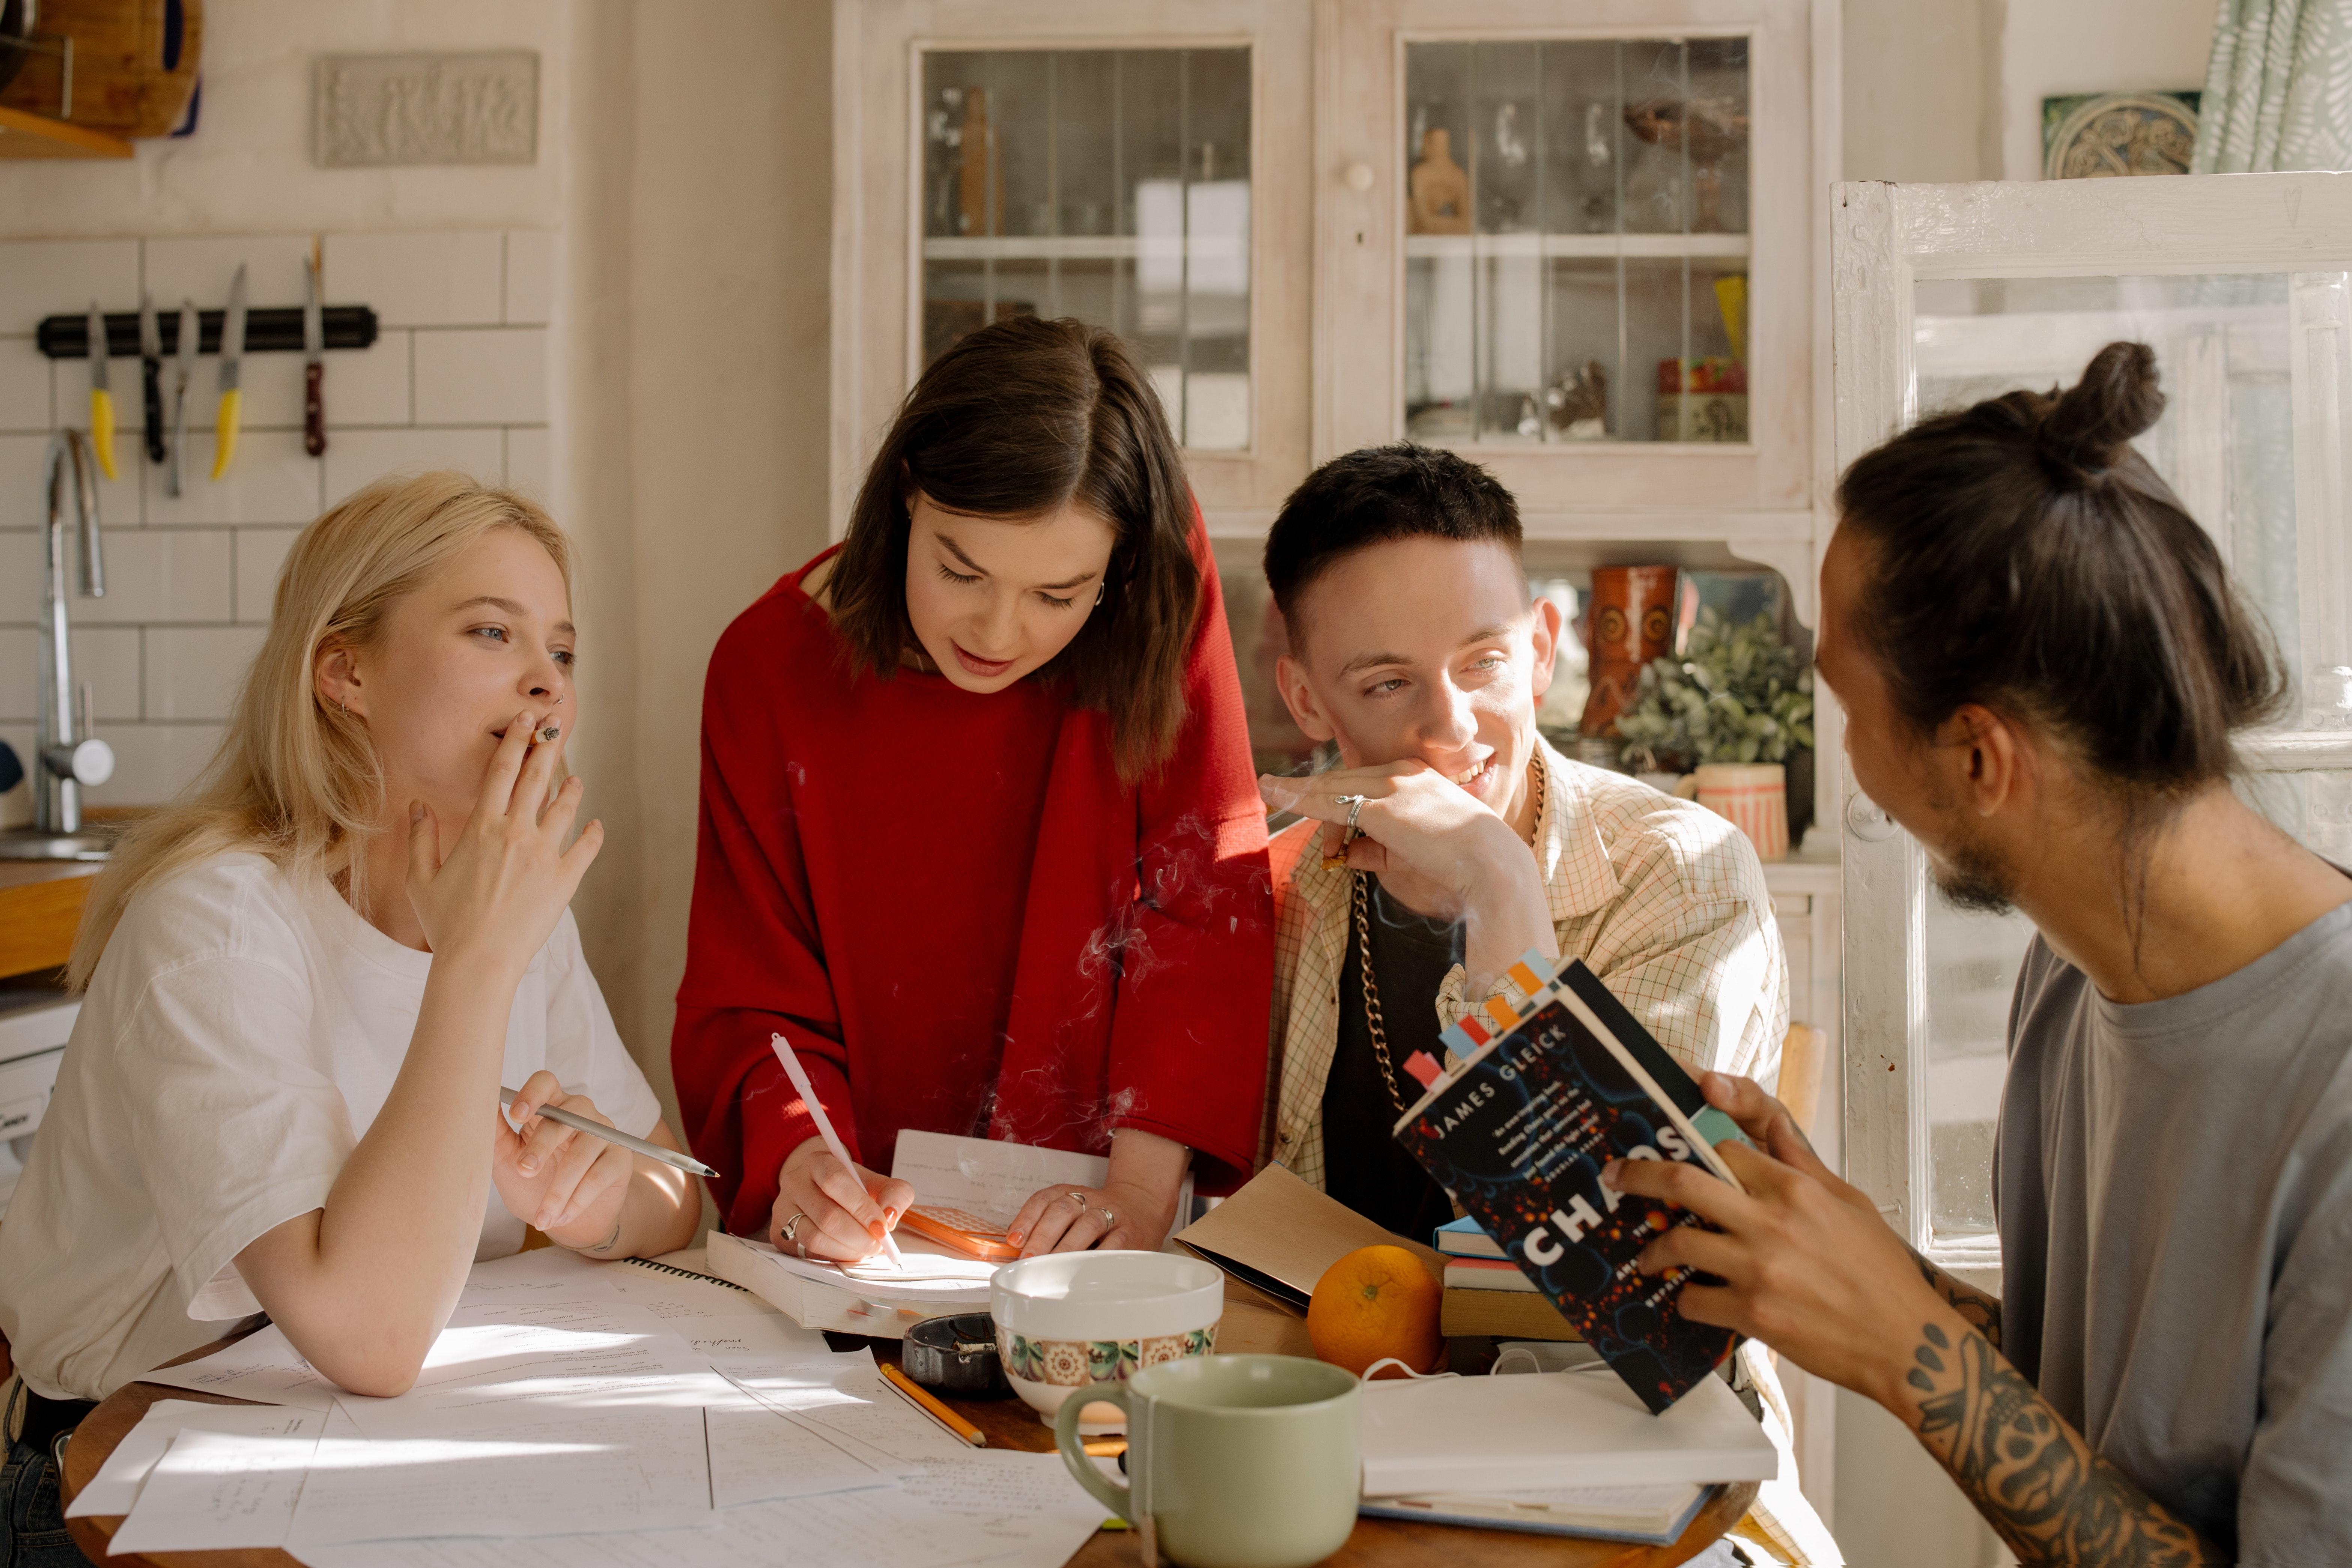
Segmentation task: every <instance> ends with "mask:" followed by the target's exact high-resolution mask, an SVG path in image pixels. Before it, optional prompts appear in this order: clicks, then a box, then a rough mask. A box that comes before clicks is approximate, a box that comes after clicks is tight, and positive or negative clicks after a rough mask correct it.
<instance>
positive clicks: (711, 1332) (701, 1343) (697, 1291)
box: [613, 1268, 827, 1360]
mask: <svg viewBox="0 0 2352 1568" xmlns="http://www.w3.org/2000/svg"><path fill="white" fill-rule="evenodd" d="M613 1285H614V1289H615V1290H616V1291H617V1292H618V1294H619V1296H620V1298H621V1300H625V1301H627V1302H629V1303H630V1304H631V1305H632V1306H637V1307H643V1308H644V1309H645V1310H646V1311H648V1312H651V1313H652V1314H653V1315H654V1316H655V1318H656V1319H657V1320H659V1321H660V1322H661V1323H662V1324H663V1325H665V1326H666V1327H667V1328H668V1329H670V1330H671V1331H673V1332H675V1333H677V1334H678V1335H679V1336H681V1337H682V1338H684V1339H685V1341H686V1342H687V1343H688V1345H690V1346H691V1347H693V1349H694V1352H695V1353H696V1354H697V1355H699V1356H701V1357H702V1358H704V1359H705V1360H710V1359H714V1358H730V1357H735V1356H759V1357H766V1358H770V1359H773V1358H776V1357H780V1356H802V1355H824V1354H825V1353H827V1352H826V1346H825V1342H824V1334H823V1333H821V1332H819V1331H817V1330H815V1329H803V1328H802V1327H801V1326H800V1325H799V1324H798V1323H795V1322H793V1321H792V1320H791V1319H790V1318H787V1317H785V1316H784V1315H783V1314H782V1312H779V1311H778V1310H775V1308H773V1307H772V1306H770V1305H768V1303H767V1302H765V1301H762V1300H760V1298H759V1297H757V1296H754V1295H752V1294H751V1292H750V1291H749V1290H740V1289H736V1288H735V1287H734V1286H732V1285H719V1284H713V1283H711V1282H710V1281H708V1280H703V1279H679V1278H677V1276H676V1275H674V1274H672V1275H666V1274H660V1273H656V1272H655V1271H654V1270H652V1269H645V1268H614V1270H613Z"/></svg>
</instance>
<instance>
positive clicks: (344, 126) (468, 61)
mask: <svg viewBox="0 0 2352 1568" xmlns="http://www.w3.org/2000/svg"><path fill="white" fill-rule="evenodd" d="M312 97H313V105H312V123H313V136H312V152H313V155H314V156H315V157H316V158H317V159H318V161H319V163H320V164H321V165H322V166H324V167H326V168H330V169H373V168H384V167H389V166H392V165H394V164H402V163H436V164H448V163H537V162H538V161H539V56H538V54H537V53H536V52H535V51H533V50H530V49H505V50H499V51H496V52H493V53H485V54H400V55H322V56H320V58H319V62H318V67H317V69H316V72H315V75H314V79H313V92H312Z"/></svg>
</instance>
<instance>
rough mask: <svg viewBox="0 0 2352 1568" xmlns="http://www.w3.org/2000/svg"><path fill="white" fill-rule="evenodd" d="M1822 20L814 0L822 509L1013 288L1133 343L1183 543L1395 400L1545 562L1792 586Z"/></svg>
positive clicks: (1810, 431) (1798, 572) (1812, 459)
mask: <svg viewBox="0 0 2352 1568" xmlns="http://www.w3.org/2000/svg"><path fill="white" fill-rule="evenodd" d="M1835 28H1836V17H1835V7H1834V6H1830V5H1821V6H1815V5H1811V4H1810V3H1808V0H1672V3H1668V4H1659V3H1655V0H1570V3H1568V4H1562V3H1560V0H1190V3H1176V0H1157V3H1139V4H1136V5H1129V6H1125V7H1121V8H1118V9H1117V10H1111V11H1108V12H1107V8H1104V7H1075V6H1062V5H1053V4H1050V3H1045V0H837V4H836V7H835V35H834V47H835V120H836V123H835V186H834V200H835V224H834V247H835V248H834V257H833V285H834V306H835V308H834V317H833V321H834V329H833V330H834V338H833V367H832V369H833V393H834V397H833V409H834V428H833V432H832V437H833V438H832V476H831V477H832V500H833V508H832V519H833V525H834V528H835V531H838V530H839V528H840V527H841V526H842V523H843V521H844V520H845V518H846V516H847V512H848V506H849V502H850V499H851V497H852V496H853V495H854V493H855V490H856V484H857V481H858V479H859V478H860V477H861V476H862V473H863V470H864V465H865V463H866V460H867V458H869V457H870V455H871V453H872V451H873V449H874V446H875V444H876V443H877V441H878V439H879V438H880V435H881V433H882V431H883V430H884V428H885V427H887V424H888V421H889V419H890V417H891V415H892V413H893V411H894V410H895V408H896V406H897V405H898V400H899V399H900V398H901V397H902V396H903V395H905V393H906V391H907V389H908V387H909V386H910V385H911V384H913V380H914V377H915V376H916V375H917V374H919V372H920V370H921V368H922V366H923V364H924V363H926V362H927V361H928V359H929V357H930V356H931V355H933V354H935V353H938V352H940V350H941V349H942V348H944V347H945V346H946V345H947V344H948V343H950V342H953V341H955V339H956V338H957V337H958V336H960V335H961V333H963V332H965V331H971V329H973V328H975V327H977V326H979V325H981V324H982V323H983V322H984V321H992V320H996V319H999V318H1001V317H1003V316H1005V315H1010V314H1013V313H1018V312H1023V311H1032V310H1034V311H1037V312H1040V313H1046V314H1071V315H1077V316H1080V317H1083V318H1085V319H1087V320H1089V321H1099V322H1101V323H1102V324H1104V325H1107V326H1109V327H1111V328H1112V329H1114V330H1115V331H1119V332H1121V333H1123V334H1124V335H1126V336H1127V337H1128V339H1129V342H1132V343H1133V344H1134V345H1135V346H1136V348H1137V350H1138V352H1139V355H1140V356H1141V358H1142V359H1143V361H1144V363H1146V365H1147V366H1148V367H1149V368H1150V373H1151V375H1152V378H1153V380H1154V382H1155V384H1157V385H1158V387H1159V389H1160V395H1161V398H1162V401H1163V403H1164V405H1166V407H1167V409H1168V412H1169V415H1170V418H1171V422H1172V423H1173V424H1174V426H1176V428H1177V430H1178V433H1179V435H1180V437H1181V439H1182V440H1183V442H1184V445H1185V447H1186V463H1187V467H1188V468H1189V470H1190V473H1191V477H1192V483H1193V487H1194V489H1195V491H1196V493H1197V494H1198V495H1199V496H1200V499H1201V502H1202V508H1203V510H1204V511H1205V512H1206V514H1207V516H1208V519H1209V524H1210V529H1211V531H1212V532H1213V534H1215V535H1216V536H1218V537H1219V538H1220V540H1221V541H1227V542H1232V543H1233V544H1234V545H1237V546H1244V547H1245V546H1246V545H1247V544H1249V543H1250V542H1254V541H1255V539H1257V538H1258V537H1260V536H1262V534H1263V532H1264V530H1265V525H1266V523H1267V521H1269V520H1270V519H1271V517H1272V516H1273V514H1274V512H1275V510H1276V509H1277V508H1278V507H1279V506H1280V504H1281V501H1282V498H1283V497H1284V496H1285V495H1286V494H1287V493H1288V491H1289V489H1291V487H1293V486H1294V485H1296V484H1297V481H1298V480H1299V479H1302V478H1303V477H1305V475H1306V473H1307V470H1308V469H1309V468H1312V467H1313V466H1314V465H1315V464H1317V463H1318V462H1320V461H1322V460H1324V459H1326V458H1330V457H1332V456H1335V455H1337V454H1339V453H1340V452H1343V451H1348V450H1351V449H1353V448H1355V447H1361V446H1365V445H1370V444H1374V443H1378V442H1383V441H1391V440H1396V439H1400V438H1408V437H1409V438H1412V439H1414V440H1419V441H1423V442H1429V443H1442V444H1444V445H1448V446H1453V447H1459V448H1461V449H1462V450H1464V451H1465V452H1467V453H1469V454H1471V455H1472V456H1474V457H1475V458H1477V459H1478V460H1479V461H1481V462H1484V463H1486V465H1487V466H1489V467H1490V468H1493V469H1494V470H1495V472H1496V474H1497V475H1498V476H1499V477H1501V478H1502V479H1503V480H1504V482H1505V483H1507V485H1509V486H1510V487H1511V489H1512V490H1513V492H1514V493H1515V494H1517V497H1518V498H1519V500H1520V504H1521V507H1522V509H1523V510H1524V512H1525V515H1526V519H1527V523H1528V533H1529V537H1530V538H1531V539H1533V540H1538V541H1549V542H1554V543H1556V544H1557V545H1558V546H1559V549H1558V550H1556V551H1555V552H1553V553H1552V554H1551V555H1550V556H1549V557H1546V558H1545V561H1544V564H1545V565H1547V566H1548V567H1556V568H1560V569H1565V570H1571V571H1573V570H1578V569H1581V568H1586V567H1589V566H1591V565H1592V564H1598V563H1608V562H1622V561H1638V560H1672V561H1675V562H1678V563H1682V564H1685V565H1712V566H1718V567H1721V566H1728V565H1732V564H1734V563H1741V562H1745V563H1760V564H1762V565H1766V566H1769V567H1772V568H1774V569H1776V570H1778V571H1780V573H1781V574H1782V575H1783V576H1785V577H1786V578H1787V579H1788V583H1789V587H1790V593H1791V596H1792V602H1793V604H1794V605H1795V608H1796V610H1797V614H1798V617H1799V619H1801V620H1802V621H1806V622H1810V621H1811V601H1812V576H1813V564H1814V552H1815V546H1816V543H1817V542H1818V539H1819V536H1820V534H1821V532H1822V528H1821V524H1820V509H1821V503H1822V499H1823V490H1824V482H1823V481H1824V479H1825V477H1826V476H1825V473H1824V471H1823V458H1824V457H1825V452H1824V450H1823V449H1822V443H1821V442H1819V441H1817V439H1816V437H1817V435H1818V434H1820V433H1821V432H1822V428H1823V426H1822V420H1821V419H1819V418H1818V417H1817V416H1816V409H1815V402H1816V394H1817V392H1818V391H1819V390H1820V389H1822V387H1824V386H1825V385H1826V377H1827V360H1826V354H1825V353H1823V352H1822V350H1821V348H1820V347H1819V345H1818V344H1817V342H1816V340H1817V337H1819V336H1821V334H1817V333H1816V332H1815V331H1814V328H1813V324H1814V321H1815V320H1816V317H1817V312H1818V310H1821V309H1822V308H1824V307H1822V305H1821V304H1820V301H1822V300H1826V298H1827V288H1826V268H1825V267H1823V266H1822V265H1821V264H1820V259H1821V257H1822V253H1823V251H1824V248H1825V247H1824V244H1823V237H1824V236H1825V234H1826V223H1827V216H1826V205H1825V204H1826V195H1827V190H1828V184H1829V181H1830V179H1831V177H1832V162H1831V160H1832V157H1833V155H1834V150H1835V145H1836V134H1835V132H1836V125H1835V114H1834V110H1833V107H1832V102H1831V95H1830V94H1829V93H1827V92H1825V91H1823V90H1822V88H1823V87H1824V86H1825V84H1827V83H1828V82H1829V81H1830V80H1831V79H1832V78H1833V75H1834V72H1833V70H1832V68H1831V66H1832V63H1833V61H1834V55H1835ZM1225 553H1231V554H1232V555H1233V556H1234V559H1235V560H1236V561H1238V560H1241V559H1244V558H1245V557H1246V554H1247V551H1246V549H1245V548H1241V549H1235V550H1233V551H1231V552H1221V555H1223V554H1225Z"/></svg>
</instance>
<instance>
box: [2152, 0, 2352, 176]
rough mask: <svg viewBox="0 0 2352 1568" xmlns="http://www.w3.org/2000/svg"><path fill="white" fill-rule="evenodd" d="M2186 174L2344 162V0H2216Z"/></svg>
mask: <svg viewBox="0 0 2352 1568" xmlns="http://www.w3.org/2000/svg"><path fill="white" fill-rule="evenodd" d="M2197 118H2198V131H2197V153H2196V156H2195V158H2194V159H2193V160H2192V161H2191V163H2190V164H2189V173H2190V174H2259V173H2264V172H2268V171H2271V170H2276V169H2352V0H2221V16H2220V19H2219V21H2218V22H2217V23H2216V24H2215V26H2214V29H2213V62H2212V64H2211V65H2210V67H2209V68H2207V69H2206V73H2205V94H2204V98H2203V99H2202V100H2201V101H2200V103H2199V105H2198V112H2197Z"/></svg>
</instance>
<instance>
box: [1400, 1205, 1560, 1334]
mask: <svg viewBox="0 0 2352 1568" xmlns="http://www.w3.org/2000/svg"><path fill="white" fill-rule="evenodd" d="M1432 1240H1433V1243H1434V1245H1435V1246H1436V1247H1437V1250H1438V1251H1440V1252H1442V1253H1444V1255H1445V1303H1444V1308H1443V1309H1442V1310H1441V1312H1440V1321H1441V1324H1442V1326H1443V1328H1444V1332H1445V1333H1446V1335H1447V1336H1448V1337H1452V1336H1454V1335H1460V1334H1492V1335H1494V1336H1495V1338H1496V1339H1498V1340H1580V1339H1582V1338H1583V1337H1584V1336H1583V1335H1581V1334H1580V1333H1578V1332H1577V1331H1576V1330H1575V1328H1574V1327H1573V1326H1572V1325H1571V1324H1570V1322H1569V1321H1568V1320H1567V1319H1566V1318H1565V1317H1563V1316H1561V1315H1560V1310H1559V1308H1558V1307H1555V1306H1553V1305H1552V1304H1551V1302H1550V1301H1549V1300H1547V1299H1546V1298H1545V1296H1544V1294H1543V1292H1542V1291H1540V1290H1538V1289H1536V1282H1535V1281H1534V1280H1532V1279H1528V1277H1527V1274H1526V1273H1525V1271H1523V1270H1522V1269H1521V1268H1519V1266H1518V1265H1517V1264H1516V1263H1514V1262H1512V1261H1511V1260H1510V1259H1509V1258H1505V1257H1504V1256H1503V1248H1502V1247H1501V1245H1500V1244H1498V1243H1497V1242H1496V1240H1495V1238H1494V1237H1491V1236H1488V1235H1487V1234H1486V1232H1485V1231H1484V1230H1482V1229H1480V1228H1479V1226H1478V1222H1477V1221H1476V1220H1475V1219H1473V1218H1471V1217H1470V1216H1468V1215H1464V1216H1463V1217H1462V1218H1460V1219H1457V1220H1455V1221H1454V1223H1453V1224H1451V1225H1444V1226H1438V1227H1437V1234H1436V1235H1435V1236H1434V1237H1432Z"/></svg>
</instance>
